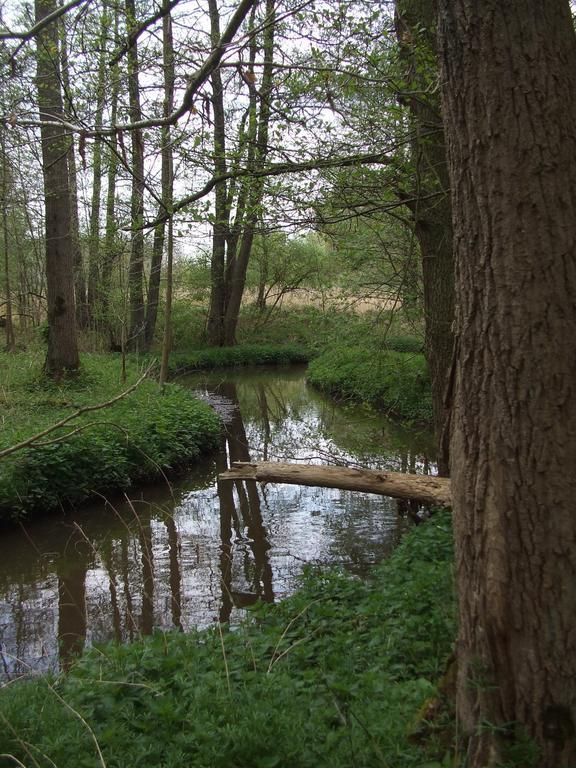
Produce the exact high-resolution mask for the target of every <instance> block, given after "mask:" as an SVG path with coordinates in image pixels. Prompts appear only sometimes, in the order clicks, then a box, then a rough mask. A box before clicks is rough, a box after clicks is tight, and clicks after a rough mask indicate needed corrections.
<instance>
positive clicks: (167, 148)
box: [145, 0, 175, 349]
mask: <svg viewBox="0 0 576 768" xmlns="http://www.w3.org/2000/svg"><path fill="white" fill-rule="evenodd" d="M163 9H164V11H165V15H164V17H163V20H162V30H163V43H162V51H163V52H162V57H163V66H164V105H163V113H164V117H168V116H169V115H170V114H171V112H172V111H173V109H174V79H175V72H174V40H173V35H172V19H171V17H170V8H169V5H168V1H167V0H164V5H163ZM173 175H174V173H173V150H172V137H171V131H170V126H169V125H165V126H163V127H162V171H161V177H162V204H161V206H160V208H159V213H161V214H162V213H165V212H168V213H171V210H172V197H173V186H174V179H173ZM164 232H165V223H164V222H162V224H159V225H158V226H157V227H156V230H155V231H154V244H153V248H152V265H151V267H150V278H149V281H148V305H147V307H146V329H145V345H146V348H147V349H149V348H150V345H151V344H152V340H153V338H154V331H155V330H156V318H157V316H158V300H159V296H160V277H161V273H162V256H163V251H164ZM169 251H170V309H171V308H172V260H173V255H174V230H173V228H172V230H171V232H170V237H169ZM170 319H171V318H170V317H168V318H167V319H166V325H168V326H170Z"/></svg>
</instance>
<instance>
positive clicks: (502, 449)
mask: <svg viewBox="0 0 576 768" xmlns="http://www.w3.org/2000/svg"><path fill="white" fill-rule="evenodd" d="M440 20H441V24H440V39H441V46H442V64H443V71H442V78H441V79H442V82H443V95H444V114H445V119H446V134H447V141H448V155H449V162H450V174H451V181H452V184H451V187H452V204H453V214H454V218H453V221H454V240H455V267H456V297H457V312H456V355H457V356H456V366H455V375H454V381H453V387H454V392H453V398H454V399H453V412H452V434H451V468H452V491H453V505H454V518H455V538H456V563H457V576H458V591H459V619H460V630H459V632H460V634H459V641H458V701H457V706H458V720H459V722H460V724H461V727H462V729H463V732H464V734H465V736H467V737H468V739H469V762H467V763H466V764H467V765H468V766H470V768H479V767H480V766H482V767H483V768H484V767H485V766H493V765H496V764H497V763H498V762H499V760H500V758H501V757H502V754H503V752H504V750H505V746H506V743H507V742H512V743H514V742H516V741H517V740H518V739H519V738H520V736H521V734H522V733H523V732H524V733H526V734H527V735H528V736H529V737H530V738H531V739H533V740H534V741H535V742H536V744H537V745H538V746H539V747H540V750H541V757H540V758H539V760H537V761H536V764H537V765H538V766H541V768H561V767H566V768H567V767H568V766H570V768H573V767H574V766H575V765H576V632H575V630H574V628H575V626H576V625H575V621H576V618H575V617H576V514H575V513H576V473H575V472H574V470H573V466H574V464H575V463H576V303H575V300H574V297H575V296H576V38H575V35H574V28H573V23H572V18H571V14H570V4H569V2H568V0H541V2H539V3H534V2H532V1H531V0H514V2H506V3H504V2H501V0H482V1H481V2H480V1H479V0H441V2H440ZM528 763H529V761H528V760H526V764H528Z"/></svg>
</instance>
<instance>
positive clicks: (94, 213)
mask: <svg viewBox="0 0 576 768" xmlns="http://www.w3.org/2000/svg"><path fill="white" fill-rule="evenodd" d="M109 21H110V19H109V16H108V12H107V10H106V9H103V10H102V16H101V19H100V58H99V61H98V84H97V86H96V88H97V91H96V115H95V118H94V126H95V128H96V129H99V128H101V127H102V119H103V115H104V102H105V99H106V90H105V89H106V46H105V41H106V34H107V31H108V24H109ZM92 163H93V166H92V201H91V205H90V234H89V238H88V298H87V305H86V319H87V321H89V322H90V323H91V324H92V325H93V324H94V315H95V314H98V307H97V304H98V299H99V287H100V279H101V278H100V261H101V257H100V254H101V250H100V198H101V195H102V142H101V141H100V139H98V138H95V139H94V152H93V156H92Z"/></svg>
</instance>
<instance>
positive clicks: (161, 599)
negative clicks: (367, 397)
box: [0, 367, 435, 680]
mask: <svg viewBox="0 0 576 768" xmlns="http://www.w3.org/2000/svg"><path fill="white" fill-rule="evenodd" d="M178 381H179V383H180V384H184V385H186V386H188V387H190V388H191V389H192V390H194V391H195V392H196V393H197V394H198V395H199V396H201V397H202V398H204V399H205V400H207V401H208V402H210V403H212V404H213V406H214V407H215V408H216V410H218V411H219V412H220V413H221V415H222V417H223V419H224V421H225V424H226V434H225V435H223V437H222V441H221V446H220V450H219V452H217V453H215V454H213V455H212V456H210V457H208V458H205V459H203V460H202V461H201V462H200V463H198V464H197V465H195V466H194V467H192V468H191V469H190V470H189V471H188V472H187V473H186V475H185V476H182V477H180V478H178V479H177V480H174V479H172V480H171V481H170V482H168V481H167V480H163V481H162V482H157V483H156V484H154V485H147V486H144V487H138V488H134V489H130V490H129V491H128V492H127V494H126V495H120V494H117V495H115V496H110V497H109V498H108V499H104V498H102V499H99V500H98V501H97V502H94V503H91V504H90V505H84V506H83V507H82V508H81V509H79V510H73V511H68V512H67V513H66V514H64V513H62V514H56V515H54V514H52V515H49V516H47V517H46V518H44V519H35V520H33V521H30V522H27V523H25V524H23V525H21V526H20V527H15V528H13V529H8V530H5V531H3V532H2V537H1V540H0V677H2V678H3V679H5V680H6V679H13V678H16V677H18V676H21V675H23V674H27V673H30V672H44V671H47V670H58V669H61V668H65V667H66V666H67V664H69V662H70V660H71V659H73V658H74V656H75V655H76V654H78V653H79V652H80V651H81V650H82V649H83V648H84V647H86V646H89V645H92V644H94V643H101V642H104V641H108V640H117V641H119V642H125V641H130V640H132V639H134V638H136V637H137V636H138V635H140V634H150V633H151V632H153V631H154V630H168V629H174V628H176V629H179V630H183V631H186V630H189V629H192V628H195V627H207V626H210V625H211V624H213V623H214V622H215V621H218V620H220V621H229V622H230V623H231V624H232V625H234V624H237V623H238V621H239V620H240V619H241V618H242V616H243V615H244V609H245V608H246V607H247V606H249V605H251V604H253V603H254V602H255V601H257V600H265V601H269V602H274V601H277V600H280V599H282V598H283V597H285V596H287V595H289V594H290V593H291V592H292V591H294V589H295V588H296V586H297V584H298V578H299V576H300V574H301V573H302V569H303V568H304V567H305V566H306V565H307V564H312V565H322V566H330V565H340V566H344V567H346V568H349V569H350V570H352V571H353V572H354V573H358V574H362V573H365V572H366V570H367V569H368V568H369V567H370V566H371V565H372V564H374V563H376V562H378V561H380V560H381V559H382V558H384V557H386V556H387V554H388V553H389V552H390V551H391V549H392V547H393V546H394V544H395V542H396V541H397V539H398V536H399V534H400V532H401V530H402V528H403V526H405V525H406V522H405V515H404V513H405V512H406V508H405V505H406V502H400V501H397V500H394V499H389V498H385V497H380V496H375V495H371V494H364V493H357V492H350V491H340V490H337V489H329V488H308V487H301V486H295V485H269V486H265V487H262V486H261V485H260V484H258V483H256V482H254V481H247V482H235V483H231V482H225V483H220V484H218V483H217V475H218V473H219V472H222V471H224V470H225V469H226V468H227V467H228V466H229V464H230V462H231V461H250V460H269V461H280V460H282V461H302V462H313V463H331V464H345V465H349V466H363V467H367V468H382V469H387V470H392V471H398V472H418V473H428V472H434V471H435V467H434V464H433V463H432V462H433V446H432V439H431V436H430V435H429V434H428V433H427V432H422V430H410V429H406V428H402V427H400V426H398V425H397V424H394V423H393V422H391V421H389V420H387V419H386V418H385V417H384V416H382V415H378V414H376V415H375V414H374V413H373V412H371V411H368V410H367V409H365V408H363V407H360V406H352V405H343V404H339V405H338V404H335V403H334V402H332V401H331V400H329V399H327V398H325V397H323V396H322V395H319V394H318V393H317V392H315V391H314V390H312V389H311V388H310V387H308V386H307V385H306V382H305V368H304V367H292V368H269V369H266V368H258V369H241V370H238V371H233V372H229V371H225V372H222V371H219V372H216V373H211V374H194V375H189V376H186V377H180V378H179V380H178ZM403 505H404V506H403ZM399 513H401V514H399Z"/></svg>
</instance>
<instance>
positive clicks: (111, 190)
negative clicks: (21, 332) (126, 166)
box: [97, 6, 120, 338]
mask: <svg viewBox="0 0 576 768" xmlns="http://www.w3.org/2000/svg"><path fill="white" fill-rule="evenodd" d="M118 16H119V11H118V7H117V6H116V7H115V9H114V31H115V38H117V37H118ZM110 87H111V94H110V121H111V123H112V124H113V125H114V123H115V122H116V120H117V116H118V95H119V91H120V72H119V67H118V64H114V66H113V67H112V71H111V73H110ZM117 151H118V140H117V137H116V134H114V135H112V136H111V137H110V139H109V141H108V152H107V156H108V171H107V178H106V187H107V189H106V221H105V224H104V254H103V259H102V276H101V282H100V285H99V288H98V301H97V305H98V309H99V314H100V316H99V318H98V319H99V321H100V322H101V323H102V325H103V326H104V327H105V329H106V331H107V332H108V334H109V336H110V338H112V336H113V323H112V318H111V316H110V291H111V287H112V271H113V269H114V263H115V262H116V261H117V258H118V255H119V254H118V250H119V249H118V246H117V243H116V230H117V227H116V177H117V175H118V156H117Z"/></svg>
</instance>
